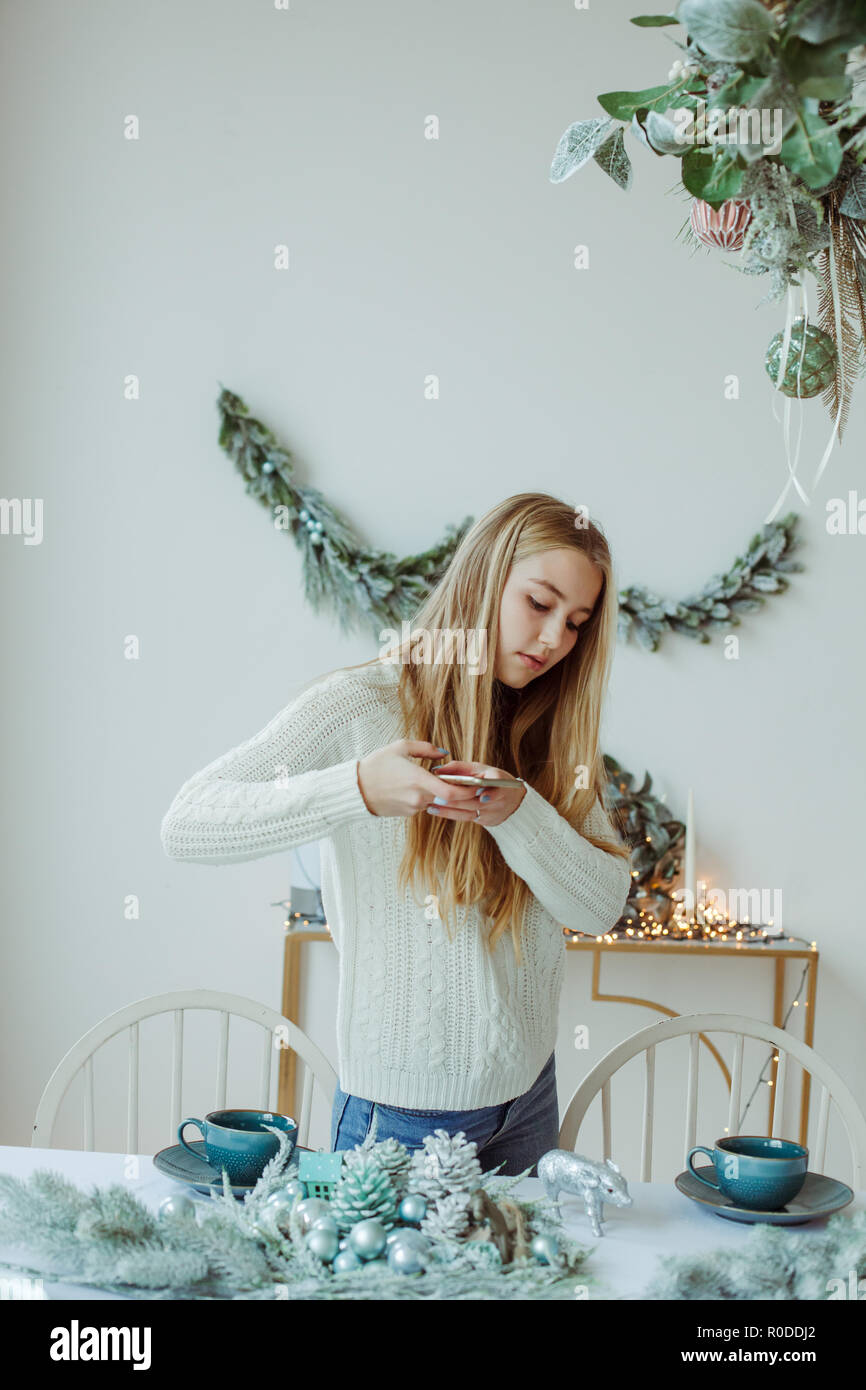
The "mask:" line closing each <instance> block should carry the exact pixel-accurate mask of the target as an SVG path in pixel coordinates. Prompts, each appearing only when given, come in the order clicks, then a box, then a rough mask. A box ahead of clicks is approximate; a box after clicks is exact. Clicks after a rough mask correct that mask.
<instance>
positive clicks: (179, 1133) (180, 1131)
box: [177, 1119, 204, 1158]
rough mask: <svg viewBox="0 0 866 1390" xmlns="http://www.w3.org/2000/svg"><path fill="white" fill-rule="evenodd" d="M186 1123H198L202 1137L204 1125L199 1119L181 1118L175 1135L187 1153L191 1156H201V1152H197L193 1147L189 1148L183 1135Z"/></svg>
mask: <svg viewBox="0 0 866 1390" xmlns="http://www.w3.org/2000/svg"><path fill="white" fill-rule="evenodd" d="M187 1125H198V1127H199V1129H200V1130H201V1133H202V1138H204V1125H203V1124H202V1122H201V1120H193V1119H189V1120H182V1121H181V1123H180V1124H179V1125H178V1127H177V1137H178V1139H179V1140H180V1142H181V1144H183V1147H184V1148H185V1149H186V1150H187V1152H188V1153H191V1154H192V1156H193V1158H201V1154H197V1153H196V1151H195V1149H193V1148H191V1147H190V1145H189V1144H188V1143H187V1142H186V1140H185V1139H184V1137H183V1132H184V1130H185V1129H186V1127H187Z"/></svg>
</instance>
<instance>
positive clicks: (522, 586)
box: [493, 549, 604, 690]
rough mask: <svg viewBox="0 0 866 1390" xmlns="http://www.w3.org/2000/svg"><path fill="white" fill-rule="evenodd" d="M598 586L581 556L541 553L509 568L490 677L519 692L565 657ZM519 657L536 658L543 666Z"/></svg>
mask: <svg viewBox="0 0 866 1390" xmlns="http://www.w3.org/2000/svg"><path fill="white" fill-rule="evenodd" d="M603 582H604V576H603V574H602V572H601V570H600V569H599V568H598V566H597V565H594V564H593V563H592V561H591V560H588V559H587V558H586V556H585V555H584V554H583V552H582V551H580V550H571V549H563V550H545V551H543V552H542V553H540V554H538V555H529V556H527V557H526V558H525V559H523V560H519V561H518V562H517V563H516V564H514V565H512V567H511V573H510V574H509V576H508V579H507V580H506V584H505V588H504V589H503V591H502V602H501V603H500V605H499V643H498V649H497V653H496V666H495V668H494V672H493V674H494V676H496V678H497V679H498V680H501V681H502V682H503V683H504V684H505V685H510V686H513V687H514V688H515V689H518V690H520V689H522V688H523V687H524V686H526V685H529V683H530V681H532V680H533V679H534V678H535V677H536V676H539V675H542V674H543V673H544V672H545V671H549V670H550V668H551V667H552V666H555V665H556V663H557V662H558V661H561V660H562V658H563V657H564V656H567V655H568V653H569V652H570V651H571V649H572V647H573V646H574V644H575V642H576V641H577V629H578V628H579V627H580V626H581V624H583V623H585V622H586V620H587V619H588V618H589V616H590V614H591V612H592V609H593V606H594V604H595V601H596V599H597V598H598V596H599V594H600V593H601V586H602V584H603ZM521 653H522V654H523V655H521ZM524 656H527V657H533V656H535V657H540V658H541V660H542V662H543V665H533V664H532V663H531V662H529V661H525V660H524V659H523V657H524Z"/></svg>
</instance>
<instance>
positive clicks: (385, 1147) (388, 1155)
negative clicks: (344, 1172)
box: [346, 1134, 410, 1206]
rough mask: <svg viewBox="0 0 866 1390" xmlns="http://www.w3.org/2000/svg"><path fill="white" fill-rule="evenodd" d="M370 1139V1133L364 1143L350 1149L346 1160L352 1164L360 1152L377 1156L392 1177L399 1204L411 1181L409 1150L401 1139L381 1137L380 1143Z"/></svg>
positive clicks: (392, 1184)
mask: <svg viewBox="0 0 866 1390" xmlns="http://www.w3.org/2000/svg"><path fill="white" fill-rule="evenodd" d="M370 1139H371V1136H370V1135H369V1134H368V1135H367V1138H366V1139H365V1140H364V1142H363V1143H362V1144H358V1145H356V1146H355V1148H354V1149H349V1150H348V1152H347V1154H346V1161H347V1163H348V1164H349V1165H350V1166H351V1164H352V1163H353V1162H354V1160H355V1158H356V1156H357V1155H358V1154H363V1155H365V1156H372V1157H373V1158H375V1159H376V1160H377V1161H378V1162H379V1163H380V1164H381V1166H382V1168H383V1169H384V1170H385V1172H386V1173H387V1174H388V1177H389V1178H390V1179H391V1186H392V1187H393V1189H394V1200H395V1202H396V1203H397V1205H398V1206H399V1204H400V1202H401V1201H402V1199H403V1197H404V1196H405V1194H406V1184H407V1183H408V1181H409V1162H410V1158H409V1150H408V1149H407V1148H406V1146H405V1145H404V1144H401V1143H400V1141H399V1139H391V1138H388V1139H381V1140H380V1141H379V1142H378V1143H376V1142H375V1141H373V1142H372V1143H371V1142H370Z"/></svg>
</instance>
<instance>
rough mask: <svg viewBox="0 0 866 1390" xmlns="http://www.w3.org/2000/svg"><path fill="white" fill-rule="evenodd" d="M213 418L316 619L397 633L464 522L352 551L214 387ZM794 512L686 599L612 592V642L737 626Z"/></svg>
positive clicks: (781, 579) (442, 566)
mask: <svg viewBox="0 0 866 1390" xmlns="http://www.w3.org/2000/svg"><path fill="white" fill-rule="evenodd" d="M217 409H218V411H219V415H220V431H219V442H220V445H221V447H222V448H223V449H224V451H225V452H226V454H228V456H229V458H230V459H232V461H233V462H234V465H235V467H236V468H237V470H238V472H239V473H240V474H241V476H242V477H243V478H244V480H245V486H246V490H247V492H248V493H249V495H250V496H251V497H255V498H257V499H258V501H259V502H261V503H262V505H263V506H266V507H267V508H268V511H269V512H270V513H271V515H272V516H273V519H274V526H275V527H276V528H277V529H278V530H285V531H288V532H290V534H291V535H292V536H293V538H294V540H295V542H296V543H297V544H298V545H299V546H300V548H301V555H302V559H303V566H304V592H305V596H306V598H307V601H308V602H309V603H310V604H311V606H312V607H313V608H314V609H315V610H316V611H317V612H319V611H321V610H322V609H324V608H327V609H329V610H330V611H331V612H332V614H333V615H334V616H335V617H336V618H337V621H338V622H339V624H340V627H341V629H342V630H343V632H348V631H350V630H359V629H362V628H366V629H367V630H369V631H370V632H371V633H372V634H373V636H374V637H375V638H376V640H379V632H380V630H381V629H382V628H383V627H399V625H400V623H401V622H402V621H403V620H405V619H410V618H411V616H412V614H413V613H414V612H415V611H416V610H417V609H418V608H419V607H420V605H421V603H422V601H423V600H424V599H425V598H426V596H427V594H428V593H429V592H430V591H431V589H433V588H435V587H436V585H437V584H438V582H439V580H440V579H441V578H442V576H443V574H444V573H445V571H446V569H447V568H448V565H449V563H450V561H451V557H452V555H453V554H454V551H455V550H456V549H457V546H458V545H459V544H460V541H461V540H462V539H463V537H464V536H465V535H466V532H467V531H468V530H469V528H470V527H471V526H472V524H473V521H474V518H473V517H471V516H468V517H465V518H464V519H463V521H461V522H460V524H459V526H455V525H451V526H448V527H446V531H445V535H444V537H443V538H442V540H441V541H439V542H438V544H436V545H434V546H431V547H430V549H429V550H424V551H422V552H421V553H420V554H419V555H407V556H405V557H404V558H403V559H402V560H401V559H398V557H397V556H396V555H393V554H392V553H391V552H390V551H387V550H374V549H372V548H370V547H367V546H364V545H362V544H361V542H360V540H359V539H358V537H357V535H356V534H355V532H354V531H353V529H352V527H351V526H350V525H349V523H348V522H347V521H346V520H345V518H344V517H343V516H341V514H340V513H339V512H338V511H336V510H335V509H334V508H333V507H332V506H331V504H330V503H329V502H328V500H327V498H326V497H324V496H323V494H322V493H321V492H319V490H318V488H313V487H308V486H305V485H304V484H303V483H300V482H298V481H297V480H296V478H295V476H294V465H293V464H292V461H291V453H290V451H289V450H288V449H286V448H284V447H283V446H282V445H281V444H280V443H279V442H278V441H277V440H276V439H275V437H274V435H273V434H272V433H271V431H270V430H269V429H267V428H266V426H265V425H263V424H262V422H261V421H260V420H257V419H255V417H254V416H251V415H250V413H249V410H248V408H247V406H246V405H245V404H244V402H243V400H241V398H240V396H237V395H235V394H234V392H232V391H229V390H228V389H227V388H226V387H222V389H221V392H220V396H219V400H218V402H217ZM797 520H798V517H797V514H796V513H795V512H789V513H788V515H787V516H784V517H782V518H780V519H779V520H778V521H775V522H773V523H771V524H770V525H766V526H764V527H763V528H762V530H761V531H760V532H758V533H757V534H756V535H755V536H753V537H752V540H751V541H750V542H749V546H748V549H747V550H746V553H745V554H744V555H743V556H741V557H739V558H738V559H736V560H735V561H734V563H733V565H732V566H731V568H730V569H729V570H728V571H727V572H726V573H725V574H716V575H713V577H712V578H711V579H710V580H709V582H708V583H707V584H705V585H704V587H703V589H702V590H701V591H700V593H699V594H697V595H696V596H694V597H691V598H686V599H683V600H681V601H679V602H677V601H675V600H669V599H663V598H661V597H660V596H659V595H658V594H654V593H652V592H651V591H650V590H649V589H645V588H643V587H642V586H641V585H632V586H631V587H629V588H627V589H622V590H620V594H619V635H620V637H621V638H623V639H626V640H627V639H628V638H629V637H634V638H635V639H636V640H637V642H638V643H639V644H640V645H641V646H642V647H644V648H646V649H647V650H648V651H656V650H657V649H658V646H659V643H660V642H661V639H662V637H663V636H664V635H665V634H666V633H668V632H679V633H681V634H683V635H685V636H687V637H693V638H695V639H696V640H697V641H699V642H709V640H710V634H711V633H713V632H727V631H729V630H730V628H732V627H737V626H739V623H740V619H741V615H742V614H744V613H752V612H755V611H756V610H757V609H759V608H760V607H761V606H762V605H763V603H764V601H765V598H766V595H767V594H771V593H776V594H777V593H782V592H783V591H784V590H785V589H786V588H787V586H788V580H787V575H788V574H789V573H790V572H791V571H794V570H802V568H803V566H802V565H801V564H800V563H799V562H798V561H797V560H793V559H792V558H791V553H792V551H793V550H794V549H795V547H796V546H797V545H798V544H799V537H797V536H795V535H794V527H795V525H796V523H797Z"/></svg>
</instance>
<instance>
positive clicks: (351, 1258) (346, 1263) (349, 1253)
mask: <svg viewBox="0 0 866 1390" xmlns="http://www.w3.org/2000/svg"><path fill="white" fill-rule="evenodd" d="M363 1263H364V1261H363V1260H359V1259H358V1256H357V1255H356V1254H355V1252H354V1250H341V1251H340V1252H339V1254H337V1255H335V1256H334V1273H335V1274H348V1273H350V1272H351V1270H353V1269H360V1268H361V1266H362V1265H363Z"/></svg>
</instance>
